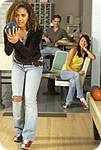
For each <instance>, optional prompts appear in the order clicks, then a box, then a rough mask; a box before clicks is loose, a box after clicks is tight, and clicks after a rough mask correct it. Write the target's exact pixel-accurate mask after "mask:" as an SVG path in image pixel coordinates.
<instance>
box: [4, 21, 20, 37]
mask: <svg viewBox="0 0 101 150" xmlns="http://www.w3.org/2000/svg"><path fill="white" fill-rule="evenodd" d="M16 28H17V30H18V25H17V24H16V23H15V22H9V23H8V24H7V25H6V31H7V33H8V31H9V29H11V34H12V29H14V33H15V31H16Z"/></svg>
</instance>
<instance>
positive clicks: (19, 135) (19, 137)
mask: <svg viewBox="0 0 101 150" xmlns="http://www.w3.org/2000/svg"><path fill="white" fill-rule="evenodd" d="M13 140H14V142H22V141H23V137H22V134H17V135H16V136H15V137H14V138H13Z"/></svg>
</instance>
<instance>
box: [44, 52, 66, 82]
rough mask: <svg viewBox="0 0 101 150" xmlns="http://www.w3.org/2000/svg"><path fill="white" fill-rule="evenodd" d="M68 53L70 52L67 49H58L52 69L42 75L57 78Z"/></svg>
mask: <svg viewBox="0 0 101 150" xmlns="http://www.w3.org/2000/svg"><path fill="white" fill-rule="evenodd" d="M67 55H68V52H66V51H56V53H55V56H54V59H53V63H52V68H51V70H50V71H49V72H46V73H43V74H42V77H44V78H51V79H55V78H56V76H59V75H60V72H61V69H62V66H63V65H64V63H65V61H66V59H67Z"/></svg>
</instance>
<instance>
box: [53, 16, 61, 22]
mask: <svg viewBox="0 0 101 150" xmlns="http://www.w3.org/2000/svg"><path fill="white" fill-rule="evenodd" d="M55 18H59V19H60V21H61V20H62V18H61V16H60V15H54V16H53V18H52V20H54V19H55Z"/></svg>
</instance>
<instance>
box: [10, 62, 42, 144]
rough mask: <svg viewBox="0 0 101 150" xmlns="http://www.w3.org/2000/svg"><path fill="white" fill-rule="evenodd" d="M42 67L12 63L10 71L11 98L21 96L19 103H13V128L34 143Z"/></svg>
mask: <svg viewBox="0 0 101 150" xmlns="http://www.w3.org/2000/svg"><path fill="white" fill-rule="evenodd" d="M42 68H43V67H42V66H39V67H35V66H34V65H24V66H23V65H21V64H17V63H15V62H14V64H13V69H12V92H13V96H22V97H24V99H23V100H22V101H20V102H15V101H13V117H14V127H15V128H17V134H20V133H22V136H23V138H24V139H28V140H31V141H34V139H35V133H36V128H37V118H38V115H37V114H38V113H37V102H36V97H37V92H38V89H39V85H40V81H41V77H42Z"/></svg>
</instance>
